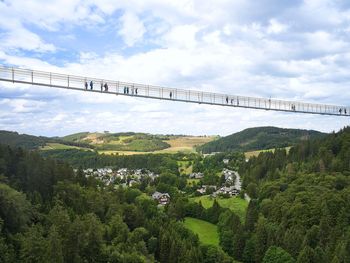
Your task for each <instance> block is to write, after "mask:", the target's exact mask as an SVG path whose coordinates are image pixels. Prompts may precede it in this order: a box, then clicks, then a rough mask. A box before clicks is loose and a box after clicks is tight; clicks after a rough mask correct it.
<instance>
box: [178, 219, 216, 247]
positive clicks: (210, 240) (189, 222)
mask: <svg viewBox="0 0 350 263" xmlns="http://www.w3.org/2000/svg"><path fill="white" fill-rule="evenodd" d="M184 225H185V227H186V228H188V229H190V230H191V231H193V232H194V233H196V234H197V235H198V238H199V241H200V242H201V243H203V244H205V245H214V246H219V235H218V230H217V226H216V225H214V224H211V223H209V222H207V221H204V220H200V219H196V218H192V217H186V218H185V222H184Z"/></svg>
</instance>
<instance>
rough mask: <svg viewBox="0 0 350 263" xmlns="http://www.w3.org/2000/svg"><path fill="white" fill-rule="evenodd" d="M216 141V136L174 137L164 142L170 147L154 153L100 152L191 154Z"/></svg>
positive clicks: (111, 152)
mask: <svg viewBox="0 0 350 263" xmlns="http://www.w3.org/2000/svg"><path fill="white" fill-rule="evenodd" d="M214 139H215V137H214V136H207V137H196V136H182V137H176V136H174V137H173V138H171V139H170V140H164V142H166V143H168V144H169V145H170V147H169V148H166V149H163V150H158V151H152V152H142V151H137V152H136V151H113V150H99V151H98V152H99V153H104V154H120V155H133V154H147V153H177V152H186V153H191V152H195V146H197V145H202V144H205V143H207V142H209V141H212V140H214Z"/></svg>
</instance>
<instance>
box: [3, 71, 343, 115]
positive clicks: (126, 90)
mask: <svg viewBox="0 0 350 263" xmlns="http://www.w3.org/2000/svg"><path fill="white" fill-rule="evenodd" d="M0 81H7V82H12V83H21V84H29V85H36V86H45V87H51V88H60V89H70V90H79V91H85V92H99V93H106V94H113V95H123V96H132V97H140V98H149V99H160V100H167V101H180V102H189V103H199V104H209V105H219V106H226V107H239V108H248V109H259V110H272V111H283V112H293V113H306V114H320V115H334V116H350V107H349V106H339V105H326V104H317V103H307V102H299V101H287V100H278V99H271V98H269V99H267V98H255V97H247V96H237V95H230V94H220V93H212V92H203V91H195V90H185V89H177V88H169V87H160V86H153V85H144V84H137V83H130V82H122V81H115V80H107V79H99V78H92V77H83V76H75V75H66V74H60V73H54V72H46V71H38V70H31V69H23V68H15V67H8V66H3V65H0Z"/></svg>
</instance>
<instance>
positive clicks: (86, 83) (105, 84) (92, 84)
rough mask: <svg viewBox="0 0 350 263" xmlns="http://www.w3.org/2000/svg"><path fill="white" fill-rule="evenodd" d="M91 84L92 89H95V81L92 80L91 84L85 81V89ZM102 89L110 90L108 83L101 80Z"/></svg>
mask: <svg viewBox="0 0 350 263" xmlns="http://www.w3.org/2000/svg"><path fill="white" fill-rule="evenodd" d="M89 86H90V90H93V89H94V82H93V81H92V80H91V81H90V84H88V82H87V81H85V89H86V90H87V89H88V87H89ZM101 91H108V84H107V82H106V83H103V82H101Z"/></svg>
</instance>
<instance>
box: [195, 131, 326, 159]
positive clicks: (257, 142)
mask: <svg viewBox="0 0 350 263" xmlns="http://www.w3.org/2000/svg"><path fill="white" fill-rule="evenodd" d="M323 136H325V134H323V133H321V132H318V131H312V130H299V129H282V128H276V127H257V128H249V129H246V130H243V131H241V132H238V133H234V134H231V135H229V136H226V137H222V138H219V139H217V140H215V141H211V142H208V143H206V144H204V145H201V146H199V147H197V150H198V151H200V152H203V153H211V152H227V151H243V152H245V151H254V150H265V149H272V148H282V147H287V146H292V145H295V144H297V143H298V142H300V141H305V140H308V139H315V138H321V137H323Z"/></svg>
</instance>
